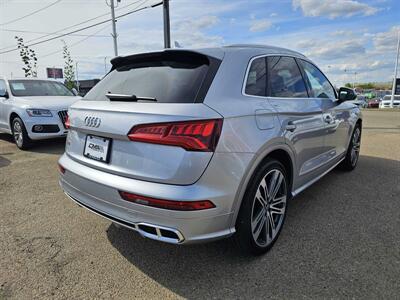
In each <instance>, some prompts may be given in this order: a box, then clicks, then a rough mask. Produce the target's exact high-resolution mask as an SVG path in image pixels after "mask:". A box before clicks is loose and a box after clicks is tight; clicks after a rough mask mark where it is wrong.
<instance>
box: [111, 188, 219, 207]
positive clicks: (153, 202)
mask: <svg viewBox="0 0 400 300" xmlns="http://www.w3.org/2000/svg"><path fill="white" fill-rule="evenodd" d="M119 194H120V196H121V198H122V199H124V200H126V201H129V202H133V203H136V204H140V205H146V206H152V207H157V208H164V209H170V210H181V211H191V210H203V209H209V208H214V207H215V205H214V203H212V202H211V201H210V200H202V201H174V200H163V199H155V198H151V197H145V196H139V195H135V194H132V193H128V192H121V191H120V192H119Z"/></svg>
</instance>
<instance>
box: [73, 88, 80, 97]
mask: <svg viewBox="0 0 400 300" xmlns="http://www.w3.org/2000/svg"><path fill="white" fill-rule="evenodd" d="M71 92H72V93H73V94H74V95H75V96H78V95H79V93H78V91H77V90H76V88H72V90H71Z"/></svg>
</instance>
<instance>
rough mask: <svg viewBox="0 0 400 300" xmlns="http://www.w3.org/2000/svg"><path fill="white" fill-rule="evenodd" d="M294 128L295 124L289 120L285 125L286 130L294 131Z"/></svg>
mask: <svg viewBox="0 0 400 300" xmlns="http://www.w3.org/2000/svg"><path fill="white" fill-rule="evenodd" d="M296 128H297V126H296V124H293V123H292V122H289V123H288V124H287V125H286V127H285V129H286V131H291V132H293V131H295V130H296Z"/></svg>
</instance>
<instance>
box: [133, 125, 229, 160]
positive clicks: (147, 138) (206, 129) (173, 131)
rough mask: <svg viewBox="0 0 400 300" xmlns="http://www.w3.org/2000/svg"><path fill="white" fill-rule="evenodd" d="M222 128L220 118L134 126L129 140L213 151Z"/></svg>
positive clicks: (191, 149)
mask: <svg viewBox="0 0 400 300" xmlns="http://www.w3.org/2000/svg"><path fill="white" fill-rule="evenodd" d="M221 130H222V119H216V120H200V121H184V122H170V123H157V124H142V125H136V126H134V127H133V128H132V129H131V131H130V132H129V133H128V137H129V139H130V140H131V141H136V142H143V143H153V144H162V145H170V146H178V147H182V148H184V149H186V150H188V151H208V152H210V151H211V152H213V151H215V148H216V147H217V143H218V139H219V136H220V134H221Z"/></svg>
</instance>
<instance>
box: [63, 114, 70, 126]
mask: <svg viewBox="0 0 400 300" xmlns="http://www.w3.org/2000/svg"><path fill="white" fill-rule="evenodd" d="M64 124H65V128H66V129H69V128H70V127H71V123H70V121H69V116H68V114H67V116H66V117H65V122H64Z"/></svg>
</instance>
